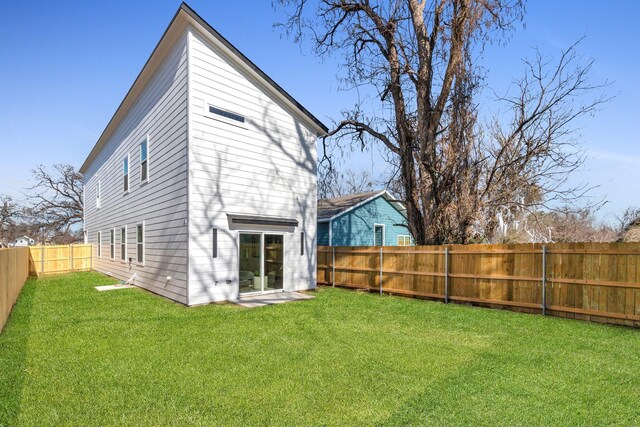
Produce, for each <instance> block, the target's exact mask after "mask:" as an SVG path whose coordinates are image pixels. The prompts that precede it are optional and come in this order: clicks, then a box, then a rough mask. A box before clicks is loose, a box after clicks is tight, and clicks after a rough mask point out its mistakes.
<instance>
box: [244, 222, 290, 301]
mask: <svg viewBox="0 0 640 427" xmlns="http://www.w3.org/2000/svg"><path fill="white" fill-rule="evenodd" d="M242 234H258V235H260V278H261V281H262V283H261V285H260V290H259V291H255V292H244V293H242V294H241V293H240V276H238V289H237V295H238V298H241V297H243V296H253V295H264V294H274V293H277V292H284V291H285V288H286V286H287V282H286V280H285V278H286V276H287V275H286V271H287V251H286V243H285V240H286V239H285V237H286V233H284V232H278V231H254V230H242V231H238V236H237V237H236V239H237V240H236V241H237V242H238V263H237V264H236V271H238V275H239V274H240V235H242ZM265 234H270V235H275V236H282V289H271V290H266V291H265V289H264V236H265Z"/></svg>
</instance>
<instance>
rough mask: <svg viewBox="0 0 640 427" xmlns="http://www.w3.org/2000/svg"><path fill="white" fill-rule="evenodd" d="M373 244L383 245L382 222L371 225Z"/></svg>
mask: <svg viewBox="0 0 640 427" xmlns="http://www.w3.org/2000/svg"><path fill="white" fill-rule="evenodd" d="M373 246H384V225H382V224H374V226H373Z"/></svg>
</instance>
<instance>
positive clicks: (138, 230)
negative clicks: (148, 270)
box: [136, 223, 144, 264]
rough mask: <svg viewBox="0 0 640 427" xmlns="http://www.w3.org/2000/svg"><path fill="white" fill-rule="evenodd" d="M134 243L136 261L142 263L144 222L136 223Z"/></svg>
mask: <svg viewBox="0 0 640 427" xmlns="http://www.w3.org/2000/svg"><path fill="white" fill-rule="evenodd" d="M136 245H137V248H136V249H137V252H138V253H137V255H138V262H139V263H140V264H142V263H144V223H142V224H138V225H137V227H136Z"/></svg>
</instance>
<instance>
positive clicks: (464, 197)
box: [280, 0, 605, 244]
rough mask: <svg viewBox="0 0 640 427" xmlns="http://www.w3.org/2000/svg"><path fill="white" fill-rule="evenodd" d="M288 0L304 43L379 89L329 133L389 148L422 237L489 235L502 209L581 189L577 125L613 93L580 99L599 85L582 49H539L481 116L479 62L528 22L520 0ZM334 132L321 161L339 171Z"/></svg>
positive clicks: (356, 81) (573, 195) (347, 79)
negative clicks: (548, 54) (497, 104)
mask: <svg viewBox="0 0 640 427" xmlns="http://www.w3.org/2000/svg"><path fill="white" fill-rule="evenodd" d="M280 3H281V4H283V5H285V6H287V7H288V9H289V10H291V14H290V17H289V19H288V21H287V22H286V23H285V24H284V25H285V26H286V28H287V30H288V31H289V32H290V34H293V36H294V38H295V40H296V41H301V40H303V38H304V36H305V35H307V34H309V35H310V36H311V37H312V41H313V43H314V46H315V49H316V51H317V53H318V54H320V55H324V54H334V53H340V54H342V57H343V59H344V63H343V65H344V70H345V74H344V76H343V82H344V84H345V85H347V86H350V87H362V86H366V87H369V88H372V89H373V90H374V91H375V93H376V94H377V97H378V100H379V101H377V102H378V104H377V105H376V106H375V108H374V110H375V111H374V112H373V113H366V112H365V108H364V107H363V105H362V104H359V105H357V106H356V107H355V108H354V109H352V110H350V111H346V112H344V113H343V117H342V120H340V121H339V122H337V123H336V125H335V127H334V129H333V130H332V131H331V132H329V134H328V136H327V138H331V141H333V142H335V144H338V145H339V144H340V143H341V141H346V142H347V143H349V144H351V143H357V144H358V145H360V146H361V147H362V146H364V145H366V144H370V143H372V142H373V143H376V144H380V145H381V146H382V147H384V149H385V150H386V151H387V152H388V154H389V158H390V159H391V164H393V165H396V167H397V174H396V175H397V178H396V179H397V183H398V184H399V187H400V188H401V191H399V193H400V194H402V195H403V199H404V202H405V205H406V208H407V214H408V222H409V228H410V231H411V233H412V235H413V236H414V238H415V239H416V242H417V243H418V244H441V243H453V242H457V243H466V242H469V241H478V240H483V239H486V236H491V235H493V233H494V231H495V228H496V226H497V220H496V217H497V213H498V211H499V210H500V209H505V208H506V209H509V208H512V207H519V208H522V209H527V210H533V209H537V208H540V207H543V206H548V205H549V204H550V203H554V204H557V203H558V202H559V201H562V202H565V203H567V202H571V201H575V200H576V199H577V198H580V197H581V196H583V195H584V193H585V191H586V190H587V188H585V187H584V186H578V187H567V180H566V177H567V174H568V173H570V172H571V171H573V170H575V169H576V168H577V167H579V166H580V165H581V163H582V160H583V158H582V156H581V155H580V151H579V149H578V146H577V142H576V140H575V138H574V137H573V133H572V131H573V128H572V123H573V122H574V121H575V119H576V118H578V117H580V116H582V115H585V114H589V113H592V112H593V111H594V110H595V109H596V107H597V106H598V105H599V104H600V103H602V102H604V101H605V99H604V98H603V97H595V99H589V100H585V99H584V97H583V96H582V95H584V94H585V93H588V92H590V91H592V90H593V89H595V88H597V87H600V86H594V85H591V84H589V83H588V81H587V79H586V76H587V74H588V72H589V70H590V68H591V62H589V61H588V62H586V63H583V62H581V61H580V58H578V57H577V56H576V51H575V46H572V47H571V48H569V49H568V50H567V51H565V52H563V53H562V54H561V57H560V59H559V61H558V62H557V63H555V64H551V63H550V62H549V61H547V60H546V59H545V58H544V57H543V56H542V55H540V54H537V55H536V56H535V58H534V59H533V60H531V61H525V71H524V76H523V77H522V78H520V79H518V80H516V81H514V83H513V85H512V91H511V92H509V93H508V94H506V95H505V96H500V97H499V98H500V100H501V101H502V102H503V103H504V105H505V106H506V109H507V113H505V114H504V115H500V116H497V117H496V118H495V119H494V120H493V121H492V122H491V123H490V124H489V125H486V126H485V125H482V124H480V123H478V105H477V101H476V99H477V98H478V94H479V91H480V89H481V79H482V72H481V70H480V69H479V68H478V67H477V66H475V65H474V60H475V58H476V57H477V55H479V53H480V52H481V51H482V50H483V49H484V46H485V43H486V42H487V41H489V40H491V39H496V38H500V37H501V36H503V35H504V34H505V32H507V31H509V30H510V29H511V28H512V26H513V25H514V24H515V23H516V22H518V21H519V20H521V19H522V17H523V13H524V8H523V6H522V3H521V2H520V1H519V0H513V1H509V0H492V1H486V0H435V1H432V2H427V1H426V0H423V1H418V0H388V1H382V2H376V3H375V4H374V3H373V2H371V1H369V0H320V1H319V2H318V5H317V7H315V8H312V7H311V6H310V5H309V4H308V2H307V1H305V0H280ZM502 117H508V119H507V120H504V119H502ZM327 138H325V140H324V141H323V145H324V147H325V156H324V157H323V158H321V166H322V167H325V168H327V169H329V170H331V168H332V165H331V164H332V162H331V159H330V158H329V157H328V156H327V155H326V152H327V150H326V147H327V144H328V141H330V140H329V139H327ZM327 176H331V175H330V174H328V175H327Z"/></svg>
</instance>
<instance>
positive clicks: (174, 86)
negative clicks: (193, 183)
mask: <svg viewBox="0 0 640 427" xmlns="http://www.w3.org/2000/svg"><path fill="white" fill-rule="evenodd" d="M186 110H187V45H186V34H185V36H183V37H182V39H181V40H180V41H179V42H178V43H177V45H176V47H175V48H174V49H173V50H172V51H171V52H170V53H169V54H168V55H167V57H166V58H165V59H164V62H163V64H162V65H161V66H160V67H159V68H158V70H157V71H156V72H155V74H154V76H153V77H152V78H151V80H150V81H149V83H148V84H147V86H146V87H145V88H144V90H143V91H142V93H141V95H140V96H139V98H138V100H137V101H136V102H135V103H134V104H133V106H132V107H131V108H130V109H129V111H128V112H127V114H126V115H125V117H124V118H123V119H122V121H121V122H120V123H119V125H118V127H117V129H116V130H115V131H114V132H113V134H112V135H111V136H110V137H109V140H108V141H107V143H106V144H105V147H104V148H103V150H102V151H101V152H100V153H99V154H98V156H97V157H96V159H95V160H94V162H93V163H92V164H91V165H90V166H89V168H88V170H87V173H86V174H85V183H86V190H85V197H86V201H85V230H86V231H87V232H88V240H89V242H90V243H92V244H94V245H95V244H96V243H97V232H98V230H101V231H102V233H103V236H102V257H101V258H96V259H95V260H94V268H95V269H96V270H98V271H102V272H105V273H107V272H108V273H110V274H112V275H114V276H115V277H117V278H118V279H122V280H126V279H128V278H129V277H131V276H132V275H133V274H134V273H135V274H136V279H135V284H136V285H138V286H141V287H143V288H146V289H148V290H150V291H152V292H155V293H158V294H160V295H163V296H166V297H168V298H171V299H174V300H176V301H179V302H182V303H187V276H188V250H187V247H188V244H187V238H188V225H187V219H188V213H187V208H188V205H187V197H188V196H187V192H188V188H187V174H188V170H187V112H186ZM147 134H148V135H149V136H150V142H149V182H148V183H146V184H142V185H141V184H140V162H139V145H140V143H141V142H142V141H143V139H144V138H145V137H146V135H147ZM127 153H129V155H130V161H129V180H130V190H129V193H128V194H124V193H123V187H122V185H123V182H122V161H123V159H124V158H125V156H126V155H127ZM98 180H100V183H101V190H102V191H101V193H102V203H101V205H102V206H101V208H100V209H96V206H95V185H96V183H97V181H98ZM142 221H144V222H145V239H146V242H145V263H144V266H141V265H138V264H137V263H136V262H135V259H136V235H135V233H136V224H138V223H141V222H142ZM124 225H126V226H127V227H128V231H127V252H128V253H127V255H128V257H131V258H133V259H134V262H133V263H131V265H129V263H123V262H121V261H120V227H122V226H124ZM113 227H115V228H116V245H115V255H116V259H115V260H111V259H109V258H108V257H109V254H110V248H109V230H110V229H111V228H113ZM94 255H97V248H95V249H94ZM167 276H170V277H171V280H169V281H167V279H166V278H167Z"/></svg>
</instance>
